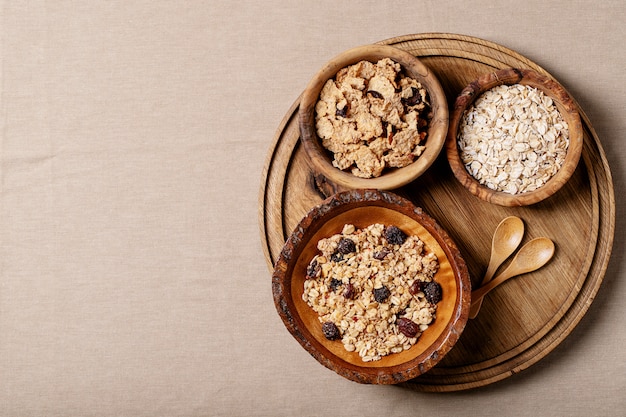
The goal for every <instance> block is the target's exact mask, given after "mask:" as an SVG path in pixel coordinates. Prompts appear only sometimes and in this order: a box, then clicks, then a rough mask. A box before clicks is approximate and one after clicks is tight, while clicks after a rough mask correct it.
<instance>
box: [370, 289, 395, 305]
mask: <svg viewBox="0 0 626 417" xmlns="http://www.w3.org/2000/svg"><path fill="white" fill-rule="evenodd" d="M390 295H391V292H389V288H387V287H385V286H384V285H383V286H382V287H380V288H374V300H376V301H377V302H379V303H382V302H384V301H385V300H386V299H387V298H389V296H390Z"/></svg>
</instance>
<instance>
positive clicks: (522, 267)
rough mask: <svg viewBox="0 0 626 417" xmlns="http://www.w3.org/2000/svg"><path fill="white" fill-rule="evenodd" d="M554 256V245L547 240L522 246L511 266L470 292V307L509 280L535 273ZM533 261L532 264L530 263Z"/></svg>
mask: <svg viewBox="0 0 626 417" xmlns="http://www.w3.org/2000/svg"><path fill="white" fill-rule="evenodd" d="M553 254H554V243H552V241H551V240H550V239H548V238H536V239H533V240H531V241H530V242H528V243H527V244H526V245H524V246H523V247H522V248H521V249H520V251H519V252H518V253H517V254H516V255H515V257H514V258H513V260H512V261H511V264H510V265H509V266H508V267H507V268H506V269H505V270H504V271H502V273H501V274H500V275H498V276H497V277H495V278H494V279H493V280H491V281H489V282H488V283H487V284H486V285H483V286H482V287H480V288H478V289H477V290H475V291H472V302H471V304H470V309H471V308H472V306H476V305H479V303H480V302H481V300H482V298H483V297H484V296H485V295H486V294H487V293H488V292H489V291H491V290H493V289H494V288H495V287H497V286H498V285H500V284H502V283H503V282H504V281H506V280H508V279H509V278H512V277H515V276H518V275H522V274H526V273H528V272H532V271H536V270H537V269H539V268H541V267H542V266H544V265H545V264H546V263H547V262H548V261H549V260H550V259H551V258H552V255H553ZM531 261H534V262H531Z"/></svg>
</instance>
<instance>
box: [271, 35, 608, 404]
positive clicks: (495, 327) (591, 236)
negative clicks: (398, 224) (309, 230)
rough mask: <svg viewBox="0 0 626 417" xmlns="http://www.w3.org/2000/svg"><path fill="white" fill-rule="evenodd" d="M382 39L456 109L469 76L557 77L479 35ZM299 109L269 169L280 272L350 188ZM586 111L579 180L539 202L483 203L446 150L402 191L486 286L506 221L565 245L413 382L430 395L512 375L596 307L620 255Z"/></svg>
mask: <svg viewBox="0 0 626 417" xmlns="http://www.w3.org/2000/svg"><path fill="white" fill-rule="evenodd" d="M380 43H382V44H388V45H393V46H395V47H398V48H401V49H403V50H406V51H409V52H410V53H412V54H414V55H415V56H417V57H419V58H420V59H421V60H422V61H423V62H424V64H426V65H427V66H428V67H430V68H431V70H432V71H434V72H435V73H436V75H437V76H438V77H439V80H440V81H441V84H442V86H443V88H444V90H445V92H446V96H447V98H448V102H449V104H452V103H454V100H455V98H456V96H457V95H458V94H459V92H460V91H461V90H462V89H463V88H464V87H465V86H466V85H467V84H468V83H469V82H471V81H472V80H473V79H475V78H477V77H478V76H479V75H481V74H484V73H487V72H492V71H495V70H498V69H502V68H507V67H518V68H531V69H534V70H536V71H538V72H540V73H544V74H547V75H549V74H548V73H547V72H546V71H545V70H544V69H542V68H541V67H539V66H538V65H537V64H535V63H533V62H532V61H530V60H529V59H527V58H525V57H523V56H521V55H519V54H517V53H516V52H514V51H511V50H510V49H507V48H504V47H502V46H500V45H497V44H494V43H492V42H488V41H484V40H481V39H477V38H473V37H469V36H459V35H452V34H439V33H436V34H432V33H431V34H418V35H406V36H402V37H397V38H393V39H388V40H386V41H382V42H380ZM313 73H314V71H313V70H312V72H311V74H313ZM297 110H298V100H296V102H295V103H294V104H293V106H292V107H291V108H290V109H289V111H288V113H287V115H286V116H285V118H284V119H283V121H282V123H281V125H280V126H279V128H278V131H277V134H276V136H275V138H274V143H273V145H272V147H271V149H270V152H269V155H268V158H267V161H266V165H265V169H264V171H263V178H262V184H261V192H260V197H259V200H260V201H259V208H260V213H259V220H260V228H261V240H262V243H263V248H264V253H265V257H266V260H267V263H268V267H269V268H270V270H272V269H273V265H274V262H275V260H276V259H277V257H278V254H279V253H280V251H281V249H282V246H283V244H284V242H285V240H286V238H287V236H288V235H289V234H290V233H291V231H292V230H293V228H294V227H295V225H296V224H297V223H298V222H299V221H300V219H301V218H302V217H303V216H305V215H306V213H307V212H308V211H309V210H310V209H311V208H312V207H313V206H315V205H317V204H318V203H320V202H321V201H322V200H323V199H324V198H325V197H326V196H329V195H331V194H334V193H335V192H337V191H339V190H340V189H339V187H336V186H334V185H333V184H331V183H330V182H328V181H326V180H325V179H324V178H323V177H321V176H319V175H316V174H315V173H314V172H313V171H312V169H311V167H310V165H309V163H308V160H307V158H306V155H304V152H303V150H302V149H301V146H300V144H299V130H298V123H297ZM580 114H581V118H582V121H583V129H584V136H585V137H584V147H583V154H582V158H581V162H580V164H579V166H578V168H577V169H576V171H575V173H574V175H573V176H572V178H571V179H570V181H569V182H568V183H567V184H566V185H565V186H564V187H563V188H562V189H561V190H560V191H559V192H558V193H556V194H555V195H554V196H553V197H551V198H549V199H547V200H545V201H543V202H541V203H539V204H536V205H532V206H529V207H521V208H507V207H501V206H496V205H492V204H489V203H486V202H484V201H481V200H479V199H478V198H476V197H474V196H473V195H471V194H470V193H469V192H468V191H466V190H465V189H464V188H463V187H462V186H461V185H460V184H459V183H458V182H457V180H456V179H455V178H454V176H453V174H452V172H451V170H450V167H449V165H448V164H447V161H446V159H445V153H441V155H440V157H439V159H438V160H437V162H435V164H433V166H432V167H431V168H430V169H429V170H428V171H427V172H426V174H424V175H423V176H422V177H420V178H418V179H417V180H416V181H414V182H413V183H411V184H409V185H407V186H404V187H402V188H400V189H397V190H394V192H395V193H397V194H399V195H401V196H403V197H405V198H408V199H410V200H411V201H413V202H414V203H415V204H416V205H417V206H420V207H422V208H423V209H424V210H425V211H426V212H427V213H429V214H430V215H431V216H432V217H434V218H435V219H436V220H437V222H438V223H439V224H440V225H441V226H442V227H444V228H445V229H446V230H447V231H448V233H449V234H450V236H451V237H452V238H453V239H454V240H455V242H456V243H457V245H458V247H459V249H460V251H461V254H462V256H463V257H464V259H465V261H466V263H467V266H468V269H469V272H470V275H471V278H472V284H473V285H474V286H477V285H479V282H480V280H481V279H482V276H483V275H484V273H485V270H486V267H487V263H488V261H489V254H490V249H491V237H492V235H493V232H494V230H495V227H496V226H497V224H498V223H499V222H500V220H502V219H503V218H505V217H507V216H509V215H516V216H518V217H520V218H521V219H522V220H523V221H524V223H525V225H526V235H525V237H524V240H523V241H522V244H523V243H525V242H527V241H529V240H530V239H532V238H534V237H538V236H547V237H550V238H551V239H552V240H554V242H555V244H556V253H555V256H554V258H553V259H552V261H551V262H550V263H548V265H546V266H545V267H543V268H542V269H540V270H538V271H536V272H533V273H529V274H526V275H523V276H521V277H518V278H516V279H513V280H511V281H509V282H507V283H506V284H504V285H502V286H500V287H499V288H497V289H496V290H494V291H492V292H491V293H490V294H489V295H488V296H487V297H485V300H484V302H483V306H482V309H481V311H480V314H479V315H478V317H477V318H476V319H474V320H470V321H469V322H468V324H467V326H466V328H465V331H464V332H463V334H462V336H461V338H460V339H459V341H458V343H457V344H456V346H455V347H454V348H453V349H452V351H450V352H449V353H448V355H447V356H446V357H445V358H444V359H443V360H442V361H441V362H440V363H439V364H438V365H437V366H436V367H435V368H433V369H431V370H430V371H429V372H428V373H426V374H425V375H422V376H420V377H419V378H416V379H413V380H411V381H409V382H408V383H406V385H408V386H410V387H411V388H414V389H416V390H420V391H437V392H442V391H458V390H463V389H469V388H474V387H480V386H485V385H488V384H491V383H494V382H496V381H499V380H502V379H504V378H507V377H509V376H511V375H513V374H515V373H517V372H519V371H521V370H524V369H526V368H528V367H529V366H531V365H533V364H535V363H536V362H537V361H539V360H540V359H542V358H543V357H545V356H546V355H547V354H548V353H550V352H551V351H552V350H553V349H554V348H555V347H556V346H558V345H559V343H561V342H562V341H563V340H564V339H565V338H566V337H567V335H568V334H570V333H571V331H572V330H573V329H574V327H575V326H576V325H577V324H578V322H579V321H580V320H581V319H582V317H583V316H584V315H585V313H586V312H587V310H588V308H589V305H590V304H591V303H592V301H593V299H594V297H595V295H596V293H597V291H598V289H599V287H600V285H601V283H602V280H603V278H604V274H605V272H606V268H607V265H608V261H609V257H610V254H611V249H612V245H613V236H614V231H615V197H614V191H613V182H612V179H611V172H610V169H609V166H608V163H607V161H606V157H605V154H604V151H603V149H602V146H601V144H600V141H599V139H598V138H597V136H596V133H595V132H594V130H593V128H592V127H591V124H590V123H589V120H588V118H587V117H586V116H585V115H584V113H583V112H582V111H580ZM504 266H506V263H505V264H504V265H503V267H504Z"/></svg>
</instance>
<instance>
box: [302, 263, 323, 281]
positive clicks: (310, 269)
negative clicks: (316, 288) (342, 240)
mask: <svg viewBox="0 0 626 417" xmlns="http://www.w3.org/2000/svg"><path fill="white" fill-rule="evenodd" d="M320 269H321V268H320V266H319V264H318V263H317V259H314V260H313V261H312V262H311V263H310V264H309V266H307V268H306V277H307V279H308V278H315V277H316V276H317V275H318V274H319V272H320Z"/></svg>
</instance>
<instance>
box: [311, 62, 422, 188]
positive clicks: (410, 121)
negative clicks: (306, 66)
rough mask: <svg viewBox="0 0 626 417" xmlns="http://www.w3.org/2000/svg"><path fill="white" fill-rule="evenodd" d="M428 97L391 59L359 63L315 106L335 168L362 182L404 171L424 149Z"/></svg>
mask: <svg viewBox="0 0 626 417" xmlns="http://www.w3.org/2000/svg"><path fill="white" fill-rule="evenodd" d="M429 111H430V105H429V103H428V94H427V91H426V89H425V88H424V87H423V86H422V84H421V83H420V82H419V81H417V80H415V79H413V78H410V77H408V76H405V75H404V74H403V72H402V67H401V66H400V64H398V63H396V62H394V61H392V60H391V59H389V58H384V59H381V60H380V61H378V62H377V63H372V62H369V61H361V62H358V63H357V64H354V65H351V66H348V67H346V68H343V69H341V70H340V71H339V72H338V73H337V75H336V77H335V78H334V79H330V80H328V81H327V82H326V84H325V85H324V87H323V88H322V91H321V93H320V98H319V100H318V102H317V104H316V107H315V112H316V116H315V121H316V129H317V134H318V136H319V137H320V138H321V140H322V145H323V146H324V147H325V148H326V149H328V150H329V151H330V152H332V153H333V158H334V159H333V165H334V166H335V167H337V168H339V169H341V170H349V171H350V172H352V174H353V175H355V176H357V177H362V178H372V177H379V176H380V175H381V174H382V173H383V170H384V169H385V168H401V167H404V166H406V165H409V164H410V163H412V162H413V161H414V160H415V159H416V158H418V157H419V156H420V155H421V154H422V153H423V152H424V149H425V147H426V135H427V129H426V128H427V126H428V117H429V116H428V112H429Z"/></svg>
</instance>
